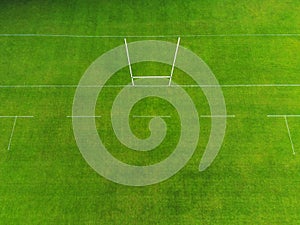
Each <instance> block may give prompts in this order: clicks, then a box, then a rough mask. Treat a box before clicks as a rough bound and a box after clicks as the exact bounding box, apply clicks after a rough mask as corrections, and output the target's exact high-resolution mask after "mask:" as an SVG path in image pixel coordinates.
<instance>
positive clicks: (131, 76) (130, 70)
mask: <svg viewBox="0 0 300 225" xmlns="http://www.w3.org/2000/svg"><path fill="white" fill-rule="evenodd" d="M124 43H125V49H126V56H127V61H128V67H129V73H130V78H131V83H132V86H134V80H133V75H132V68H131V62H130V57H129V51H128V45H127V41H126V38H124Z"/></svg>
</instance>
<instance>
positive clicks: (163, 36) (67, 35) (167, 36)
mask: <svg viewBox="0 0 300 225" xmlns="http://www.w3.org/2000/svg"><path fill="white" fill-rule="evenodd" d="M299 36H300V33H286V34H284V33H275V34H255V33H252V34H242V33H240V34H238V33H237V34H185V35H184V34H181V35H179V34H165V35H77V34H0V37H67V38H124V37H128V38H174V37H185V38H194V37H299Z"/></svg>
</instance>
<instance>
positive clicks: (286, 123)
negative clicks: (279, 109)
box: [284, 116, 296, 155]
mask: <svg viewBox="0 0 300 225" xmlns="http://www.w3.org/2000/svg"><path fill="white" fill-rule="evenodd" d="M284 120H285V125H286V128H287V131H288V134H289V138H290V141H291V145H292V150H293V155H295V154H296V152H295V147H294V143H293V140H292V136H291V131H290V128H289V124H288V120H287V117H286V116H285V117H284Z"/></svg>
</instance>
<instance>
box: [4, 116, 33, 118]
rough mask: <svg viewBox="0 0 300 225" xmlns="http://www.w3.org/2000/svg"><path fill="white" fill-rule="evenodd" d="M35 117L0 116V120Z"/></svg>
mask: <svg viewBox="0 0 300 225" xmlns="http://www.w3.org/2000/svg"><path fill="white" fill-rule="evenodd" d="M33 117H34V116H0V118H33Z"/></svg>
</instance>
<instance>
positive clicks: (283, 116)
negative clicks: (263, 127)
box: [267, 115, 300, 118]
mask: <svg viewBox="0 0 300 225" xmlns="http://www.w3.org/2000/svg"><path fill="white" fill-rule="evenodd" d="M267 117H282V118H288V117H300V115H267Z"/></svg>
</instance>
